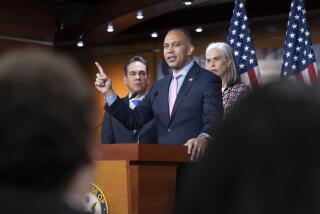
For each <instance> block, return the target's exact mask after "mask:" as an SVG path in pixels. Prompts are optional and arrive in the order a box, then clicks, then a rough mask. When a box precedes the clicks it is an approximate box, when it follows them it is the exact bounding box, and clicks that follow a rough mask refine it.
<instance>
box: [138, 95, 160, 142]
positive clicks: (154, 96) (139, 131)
mask: <svg viewBox="0 0 320 214" xmlns="http://www.w3.org/2000/svg"><path fill="white" fill-rule="evenodd" d="M158 95H159V91H155V92H154V93H153V99H152V101H151V108H152V105H153V102H154V100H155V99H156V97H157V96H158ZM137 131H138V134H137V138H136V139H137V144H140V133H141V128H139V129H138V130H137Z"/></svg>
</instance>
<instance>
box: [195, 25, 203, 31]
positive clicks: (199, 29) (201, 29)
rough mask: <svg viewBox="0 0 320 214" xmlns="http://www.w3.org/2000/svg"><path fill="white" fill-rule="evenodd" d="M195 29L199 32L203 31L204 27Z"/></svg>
mask: <svg viewBox="0 0 320 214" xmlns="http://www.w3.org/2000/svg"><path fill="white" fill-rule="evenodd" d="M195 31H196V32H197V33H201V32H202V31H203V28H202V27H200V26H199V27H197V28H196V29H195Z"/></svg>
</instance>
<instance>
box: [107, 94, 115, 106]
mask: <svg viewBox="0 0 320 214" xmlns="http://www.w3.org/2000/svg"><path fill="white" fill-rule="evenodd" d="M116 99H117V95H116V94H115V93H113V94H112V95H111V96H108V97H106V96H104V100H105V101H106V102H107V105H108V106H111V105H112V104H113V103H114V101H116Z"/></svg>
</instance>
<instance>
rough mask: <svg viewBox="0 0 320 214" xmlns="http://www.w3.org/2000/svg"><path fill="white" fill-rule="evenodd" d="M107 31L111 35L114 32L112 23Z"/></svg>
mask: <svg viewBox="0 0 320 214" xmlns="http://www.w3.org/2000/svg"><path fill="white" fill-rule="evenodd" d="M107 31H108V32H109V33H112V32H113V31H114V28H113V25H112V23H111V22H109V23H108V27H107Z"/></svg>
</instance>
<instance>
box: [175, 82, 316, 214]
mask: <svg viewBox="0 0 320 214" xmlns="http://www.w3.org/2000/svg"><path fill="white" fill-rule="evenodd" d="M319 121H320V89H319V88H311V87H307V86H302V85H298V84H293V83H285V82H281V83H277V84H273V85H269V86H266V87H263V88H260V89H257V90H256V91H254V92H253V93H251V94H249V95H248V96H247V97H245V98H243V100H241V101H240V103H239V105H236V108H234V109H233V110H232V111H231V112H230V114H228V116H227V117H226V119H225V121H224V122H223V124H222V125H221V127H220V128H219V132H217V133H218V134H217V141H216V143H215V144H210V145H209V147H208V152H207V153H206V154H205V156H204V159H203V161H202V162H200V163H199V165H198V166H199V168H198V169H197V170H198V171H197V172H196V173H195V177H194V180H193V186H192V187H189V189H186V192H185V194H184V196H185V197H184V199H183V202H184V205H185V206H184V207H183V208H181V209H180V210H179V212H177V213H178V214H182V213H183V214H189V213H190V214H191V213H192V214H200V213H201V214H203V213H228V214H229V213H230V214H233V213H234V214H269V213H273V214H276V213H279V214H283V213H288V214H289V213H290V214H292V213H294V214H306V213H319V212H320V206H319V201H320V173H319V172H320V171H319V170H320V155H319V154H320V135H319ZM230 131H232V134H230Z"/></svg>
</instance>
